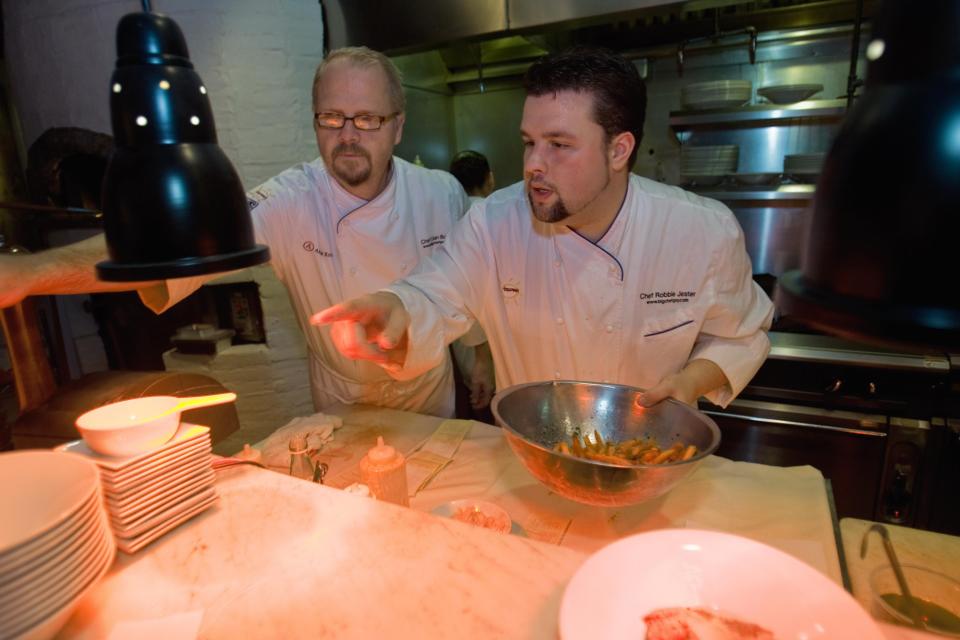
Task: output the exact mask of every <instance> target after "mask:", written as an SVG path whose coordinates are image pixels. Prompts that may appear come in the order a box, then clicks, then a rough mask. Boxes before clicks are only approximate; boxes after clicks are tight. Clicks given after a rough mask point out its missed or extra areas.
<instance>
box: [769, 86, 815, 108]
mask: <svg viewBox="0 0 960 640" xmlns="http://www.w3.org/2000/svg"><path fill="white" fill-rule="evenodd" d="M821 91H823V85H822V84H781V85H775V86H771V87H761V88H759V89H757V95H758V96H763V97H764V98H766V99H767V100H769V101H770V102H772V103H773V104H793V103H795V102H802V101H803V100H807V99H808V98H811V97H813V96H814V95H815V94H817V93H820V92H821Z"/></svg>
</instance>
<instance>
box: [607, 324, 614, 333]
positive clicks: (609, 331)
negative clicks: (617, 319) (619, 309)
mask: <svg viewBox="0 0 960 640" xmlns="http://www.w3.org/2000/svg"><path fill="white" fill-rule="evenodd" d="M607 333H613V325H612V324H608V325H607Z"/></svg>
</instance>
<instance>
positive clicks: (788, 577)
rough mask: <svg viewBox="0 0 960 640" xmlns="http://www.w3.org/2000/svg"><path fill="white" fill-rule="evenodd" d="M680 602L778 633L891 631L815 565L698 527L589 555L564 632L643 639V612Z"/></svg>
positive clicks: (868, 634)
mask: <svg viewBox="0 0 960 640" xmlns="http://www.w3.org/2000/svg"><path fill="white" fill-rule="evenodd" d="M641 576H642V577H641ZM672 607H702V608H705V609H710V610H712V611H715V612H716V613H718V614H720V615H726V616H731V617H734V618H738V619H742V620H743V621H744V622H750V623H753V624H757V625H760V626H761V627H763V628H765V629H767V630H769V631H771V632H773V635H774V637H776V638H805V637H821V638H857V639H858V640H880V639H881V638H883V637H884V636H883V635H882V634H881V632H880V630H879V628H878V627H877V625H876V623H875V622H874V621H873V620H871V619H870V616H869V615H868V614H867V612H866V611H864V610H863V608H862V607H861V606H860V605H859V603H857V601H856V600H854V599H853V598H852V597H851V596H850V594H848V593H847V592H846V591H844V590H843V588H842V587H841V586H840V585H838V584H836V583H835V582H833V581H832V580H830V579H829V578H827V577H826V576H825V575H823V574H822V573H820V572H819V571H817V570H816V569H813V568H812V567H810V566H809V565H807V564H805V563H803V562H801V561H800V560H797V559H796V558H794V557H793V556H790V555H787V554H785V553H783V552H782V551H779V550H777V549H774V548H772V547H768V546H766V545H763V544H760V543H759V542H754V541H753V540H749V539H747V538H742V537H739V536H733V535H730V534H727V533H719V532H715V531H698V530H695V529H665V530H659V531H651V532H647V533H640V534H637V535H633V536H630V537H627V538H623V539H622V540H618V541H617V542H614V543H613V544H611V545H608V546H606V547H604V548H603V549H601V550H600V551H598V552H597V553H595V554H594V555H592V556H590V558H588V559H587V561H586V562H584V563H583V565H581V567H580V569H578V570H577V573H576V574H575V575H574V576H573V578H572V579H571V580H570V583H569V584H568V585H567V588H566V590H565V591H564V593H563V600H562V601H561V604H560V636H561V637H562V638H564V640H592V639H593V638H643V637H644V635H645V632H646V625H645V623H644V621H643V618H644V616H645V615H647V614H649V613H651V612H653V611H655V610H657V609H663V608H672Z"/></svg>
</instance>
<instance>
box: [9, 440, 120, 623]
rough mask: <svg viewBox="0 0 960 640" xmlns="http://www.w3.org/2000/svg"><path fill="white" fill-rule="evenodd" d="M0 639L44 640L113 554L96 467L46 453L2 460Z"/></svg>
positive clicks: (16, 454) (20, 453)
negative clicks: (23, 639) (24, 638)
mask: <svg viewBox="0 0 960 640" xmlns="http://www.w3.org/2000/svg"><path fill="white" fill-rule="evenodd" d="M0 486H3V487H5V491H3V492H0V513H3V514H5V515H6V516H7V517H6V519H5V523H4V526H3V527H2V528H0V637H3V638H13V637H26V638H31V639H34V638H43V639H45V638H49V637H52V636H53V635H54V634H55V633H56V632H57V631H59V629H60V627H62V626H63V624H64V623H65V622H66V621H67V618H69V616H70V614H71V613H72V611H73V609H74V608H75V607H76V604H77V602H79V600H80V598H82V597H83V595H84V594H85V593H86V592H87V591H88V590H89V589H90V588H91V587H92V586H93V585H94V584H96V582H97V581H98V580H99V579H100V577H101V576H103V574H104V573H105V572H106V571H107V569H108V568H109V567H110V565H111V564H112V562H113V557H114V553H115V548H114V543H113V537H112V536H111V535H110V529H109V525H108V523H107V518H106V514H105V513H104V510H103V508H102V506H101V500H102V498H101V491H100V486H99V475H98V473H97V467H96V465H94V464H93V463H92V462H90V461H88V460H84V459H82V458H79V457H77V456H72V455H67V454H64V453H56V452H52V451H17V452H10V453H5V454H2V455H0Z"/></svg>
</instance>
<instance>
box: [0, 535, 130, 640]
mask: <svg viewBox="0 0 960 640" xmlns="http://www.w3.org/2000/svg"><path fill="white" fill-rule="evenodd" d="M101 554H102V555H100V556H99V557H97V559H96V561H95V563H93V564H92V565H91V566H90V569H89V571H88V572H87V573H86V574H84V575H83V576H82V577H81V579H80V581H78V582H77V583H76V584H77V585H79V586H77V587H75V588H74V589H73V590H72V591H63V592H61V593H60V594H59V595H58V597H51V598H50V599H48V600H45V601H42V602H37V603H36V606H34V608H32V609H25V610H23V611H22V612H19V615H18V617H17V619H16V620H12V619H11V620H4V621H3V622H0V637H3V638H7V637H18V640H26V639H28V638H29V639H30V640H39V639H41V638H42V639H46V638H50V637H52V636H53V635H54V634H55V633H56V632H57V631H59V630H60V628H61V627H62V626H63V625H64V624H66V623H67V620H69V618H70V613H72V612H73V609H74V608H75V607H76V606H77V604H78V603H79V602H80V600H81V599H82V598H83V597H84V596H85V595H86V594H87V592H89V591H90V589H91V588H93V586H94V585H96V584H97V582H99V581H100V579H101V578H102V577H103V576H104V574H106V572H107V570H108V569H109V568H110V567H111V565H113V558H114V556H115V555H116V547H115V546H114V544H113V540H111V539H109V538H107V539H105V540H104V544H103V547H102V549H101ZM18 634H22V635H18Z"/></svg>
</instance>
